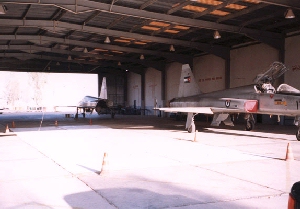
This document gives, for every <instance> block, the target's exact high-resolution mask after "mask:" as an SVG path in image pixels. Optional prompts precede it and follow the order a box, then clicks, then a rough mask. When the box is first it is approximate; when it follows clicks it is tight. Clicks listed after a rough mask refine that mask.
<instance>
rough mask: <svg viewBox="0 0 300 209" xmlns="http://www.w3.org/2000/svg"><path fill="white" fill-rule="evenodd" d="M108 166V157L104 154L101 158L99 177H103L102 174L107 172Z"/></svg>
mask: <svg viewBox="0 0 300 209" xmlns="http://www.w3.org/2000/svg"><path fill="white" fill-rule="evenodd" d="M108 164H109V162H108V155H107V153H106V152H105V153H104V156H103V161H102V168H101V172H100V174H99V175H103V174H104V173H107V171H108Z"/></svg>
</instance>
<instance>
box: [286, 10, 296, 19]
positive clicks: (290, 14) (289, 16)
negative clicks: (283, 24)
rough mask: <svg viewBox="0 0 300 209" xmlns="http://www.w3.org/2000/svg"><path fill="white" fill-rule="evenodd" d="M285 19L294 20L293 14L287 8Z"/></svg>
mask: <svg viewBox="0 0 300 209" xmlns="http://www.w3.org/2000/svg"><path fill="white" fill-rule="evenodd" d="M285 18H286V19H293V18H295V14H294V12H293V10H292V9H291V8H288V9H287V10H286V12H285Z"/></svg>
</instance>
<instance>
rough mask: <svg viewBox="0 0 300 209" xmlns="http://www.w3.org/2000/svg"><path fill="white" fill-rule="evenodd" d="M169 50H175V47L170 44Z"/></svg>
mask: <svg viewBox="0 0 300 209" xmlns="http://www.w3.org/2000/svg"><path fill="white" fill-rule="evenodd" d="M170 52H175V48H174V46H173V44H172V45H171V46H170Z"/></svg>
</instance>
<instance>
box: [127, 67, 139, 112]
mask: <svg viewBox="0 0 300 209" xmlns="http://www.w3.org/2000/svg"><path fill="white" fill-rule="evenodd" d="M141 83H142V77H141V75H139V74H136V73H132V72H129V73H128V74H127V91H128V93H127V106H130V107H133V105H134V100H136V106H137V108H140V107H141V104H142V101H141Z"/></svg>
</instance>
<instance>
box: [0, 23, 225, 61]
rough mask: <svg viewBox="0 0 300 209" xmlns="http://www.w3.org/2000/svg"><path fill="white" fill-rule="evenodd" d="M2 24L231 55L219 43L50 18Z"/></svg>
mask: <svg viewBox="0 0 300 209" xmlns="http://www.w3.org/2000/svg"><path fill="white" fill-rule="evenodd" d="M0 25H2V26H10V27H11V26H15V27H41V28H46V29H47V28H49V27H50V28H52V27H53V28H54V29H53V30H55V27H61V28H67V29H68V30H75V31H83V32H88V33H96V34H102V35H107V36H116V37H128V38H134V39H137V40H149V41H153V42H158V43H163V44H173V45H180V46H184V47H190V48H195V49H198V50H201V51H205V52H207V53H211V54H215V55H216V56H219V57H222V58H224V59H227V58H228V56H229V54H228V53H229V48H227V47H222V46H218V45H211V44H206V43H199V42H190V41H183V40H176V39H169V38H162V37H156V36H149V35H141V34H137V33H130V32H124V31H116V30H110V29H105V28H96V27H91V26H84V25H76V24H71V23H66V22H60V21H50V20H24V21H23V20H11V19H9V20H7V19H0ZM126 49H127V48H126Z"/></svg>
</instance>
